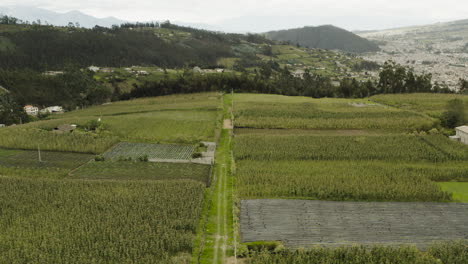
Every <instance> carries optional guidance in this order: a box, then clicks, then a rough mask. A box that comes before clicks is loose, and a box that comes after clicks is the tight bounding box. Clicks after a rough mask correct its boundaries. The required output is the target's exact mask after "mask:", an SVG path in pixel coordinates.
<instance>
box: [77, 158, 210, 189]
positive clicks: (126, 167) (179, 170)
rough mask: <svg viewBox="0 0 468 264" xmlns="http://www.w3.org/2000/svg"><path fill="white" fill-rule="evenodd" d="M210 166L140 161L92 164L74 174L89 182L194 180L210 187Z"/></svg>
mask: <svg viewBox="0 0 468 264" xmlns="http://www.w3.org/2000/svg"><path fill="white" fill-rule="evenodd" d="M209 171H210V166H207V165H201V164H191V163H154V162H139V161H133V162H132V161H115V162H113V161H105V162H90V163H88V164H86V165H85V166H83V167H81V168H80V169H79V170H77V171H75V172H74V173H73V178H80V179H89V180H178V179H184V180H194V181H199V182H202V183H205V184H206V185H209V180H210V179H209V177H210V174H209Z"/></svg>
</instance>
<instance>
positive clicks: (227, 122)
mask: <svg viewBox="0 0 468 264" xmlns="http://www.w3.org/2000/svg"><path fill="white" fill-rule="evenodd" d="M223 128H224V129H233V128H234V127H233V126H232V120H231V119H224V125H223Z"/></svg>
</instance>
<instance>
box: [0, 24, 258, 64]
mask: <svg viewBox="0 0 468 264" xmlns="http://www.w3.org/2000/svg"><path fill="white" fill-rule="evenodd" d="M243 38H244V36H240V35H229V34H218V33H214V32H209V31H203V30H195V29H186V28H179V27H177V26H175V25H171V24H168V23H166V24H145V25H137V24H135V25H132V24H128V25H126V26H123V27H115V28H113V29H109V28H103V27H98V28H94V29H85V28H78V27H53V26H38V25H26V24H21V25H0V67H5V68H31V69H35V70H41V71H45V70H61V69H63V67H65V66H66V65H67V64H69V63H73V64H77V65H79V66H81V67H87V66H89V65H93V64H94V65H99V66H114V67H119V66H131V65H158V66H161V67H168V68H170V67H183V66H187V65H201V66H210V65H214V64H216V62H217V60H218V59H219V58H221V57H229V56H232V51H231V45H232V44H233V43H237V42H240V41H241V40H242V39H243ZM265 41H266V40H265Z"/></svg>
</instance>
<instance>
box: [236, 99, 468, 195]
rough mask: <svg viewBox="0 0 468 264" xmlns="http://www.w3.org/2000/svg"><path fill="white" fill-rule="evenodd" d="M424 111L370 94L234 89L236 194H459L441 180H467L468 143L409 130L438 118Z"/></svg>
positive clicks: (432, 122) (416, 128)
mask: <svg viewBox="0 0 468 264" xmlns="http://www.w3.org/2000/svg"><path fill="white" fill-rule="evenodd" d="M411 96H412V95H410V97H411ZM423 96H424V95H423ZM445 98H446V96H445V95H441V99H442V100H447V99H445ZM420 112H423V111H414V110H413V109H399V108H396V107H393V106H386V105H382V104H380V103H376V102H374V101H371V100H367V99H357V100H354V99H311V98H305V97H288V96H278V95H254V94H236V95H235V96H234V114H235V120H234V124H235V126H236V129H235V139H234V146H233V153H234V158H235V160H236V172H235V174H236V176H237V179H238V193H239V196H240V198H241V199H271V198H285V199H317V200H344V201H347V200H350V201H356V200H359V201H424V202H434V201H437V202H446V201H456V200H457V197H458V196H457V194H456V192H454V191H453V190H451V189H447V188H445V189H443V188H441V186H440V185H439V184H438V182H447V181H454V182H466V181H467V180H468V165H467V164H468V163H467V161H468V148H467V147H466V146H464V145H463V144H460V143H457V142H453V141H450V140H449V139H448V138H447V137H445V136H442V135H413V134H412V133H408V132H411V131H413V130H419V129H423V130H428V129H430V128H432V127H434V126H435V125H436V123H437V120H436V119H435V118H432V117H429V115H426V114H424V113H422V114H421V113H420ZM283 121H284V122H283Z"/></svg>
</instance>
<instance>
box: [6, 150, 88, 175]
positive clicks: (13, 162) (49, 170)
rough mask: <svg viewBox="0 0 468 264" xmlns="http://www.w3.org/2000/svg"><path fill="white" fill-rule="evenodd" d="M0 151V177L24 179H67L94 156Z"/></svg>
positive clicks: (68, 153)
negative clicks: (72, 171)
mask: <svg viewBox="0 0 468 264" xmlns="http://www.w3.org/2000/svg"><path fill="white" fill-rule="evenodd" d="M40 153H41V162H39V153H38V151H37V150H36V151H31V150H9V149H8V150H7V149H0V175H8V176H18V177H23V178H50V179H60V178H65V177H66V176H67V174H68V173H69V172H70V171H71V170H72V169H75V168H77V167H79V166H81V165H82V164H84V163H86V162H88V161H90V160H91V159H92V158H93V157H94V156H93V155H90V154H82V153H70V152H52V151H41V152H40Z"/></svg>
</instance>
